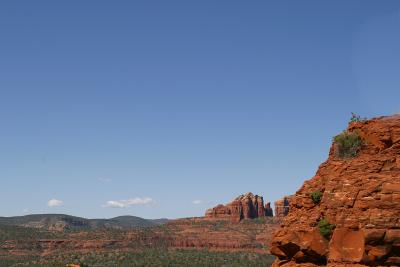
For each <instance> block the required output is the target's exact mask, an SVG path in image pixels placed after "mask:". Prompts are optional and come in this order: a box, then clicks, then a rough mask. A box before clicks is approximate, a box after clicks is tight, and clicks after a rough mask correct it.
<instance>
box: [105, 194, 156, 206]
mask: <svg viewBox="0 0 400 267" xmlns="http://www.w3.org/2000/svg"><path fill="white" fill-rule="evenodd" d="M153 203H154V200H153V199H152V198H149V197H145V198H140V197H136V198H130V199H124V200H109V201H107V203H106V204H104V205H103V207H104V208H129V207H131V206H138V205H148V204H153Z"/></svg>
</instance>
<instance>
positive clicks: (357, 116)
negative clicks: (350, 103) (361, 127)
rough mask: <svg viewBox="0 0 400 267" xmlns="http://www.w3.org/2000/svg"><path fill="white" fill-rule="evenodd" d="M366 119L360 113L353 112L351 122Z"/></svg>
mask: <svg viewBox="0 0 400 267" xmlns="http://www.w3.org/2000/svg"><path fill="white" fill-rule="evenodd" d="M365 120H366V118H361V116H360V115H357V114H355V113H353V112H352V113H351V118H350V123H353V122H360V121H365Z"/></svg>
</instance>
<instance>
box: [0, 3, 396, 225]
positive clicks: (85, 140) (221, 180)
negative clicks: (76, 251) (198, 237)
mask: <svg viewBox="0 0 400 267" xmlns="http://www.w3.org/2000/svg"><path fill="white" fill-rule="evenodd" d="M399 26H400V2H398V1H389V0H388V1H365V0H363V1H329V2H328V1H252V3H249V2H246V3H245V2H243V1H172V0H171V1H99V0H96V1H2V2H1V3H0V122H1V128H0V129H1V134H0V137H1V138H0V150H1V153H0V182H1V183H0V184H1V187H0V188H1V194H0V202H1V203H2V204H1V205H0V216H11V215H21V214H26V213H45V212H46V213H56V212H57V213H69V214H73V215H78V216H85V217H90V218H93V217H112V216H117V215H123V214H130V215H137V216H142V217H145V218H159V217H168V218H176V217H185V216H200V215H202V214H203V213H204V211H205V210H206V209H207V208H209V207H211V206H213V205H216V204H218V203H226V202H228V201H230V200H231V199H232V198H234V197H235V196H237V195H238V194H241V193H246V192H248V191H251V192H254V193H257V194H261V195H263V196H264V198H265V200H267V201H275V200H276V199H278V198H280V197H282V196H283V195H288V194H292V193H294V192H295V191H296V190H297V189H298V188H299V187H300V186H301V184H302V183H303V182H304V180H306V179H308V178H310V177H312V176H313V175H314V173H315V171H316V169H317V167H318V165H319V164H320V163H322V162H323V161H324V160H325V159H326V157H327V154H328V149H329V146H330V143H331V138H332V136H333V135H335V134H337V133H338V132H340V131H342V130H343V129H344V128H345V127H346V125H347V122H348V120H349V117H350V113H351V112H356V113H359V114H360V115H361V116H365V117H374V116H380V115H389V114H393V113H396V112H400V101H399V99H400V90H399V89H400V88H399V85H400V52H399V47H400V32H399V31H400V27H399ZM193 202H195V203H196V204H194V203H193Z"/></svg>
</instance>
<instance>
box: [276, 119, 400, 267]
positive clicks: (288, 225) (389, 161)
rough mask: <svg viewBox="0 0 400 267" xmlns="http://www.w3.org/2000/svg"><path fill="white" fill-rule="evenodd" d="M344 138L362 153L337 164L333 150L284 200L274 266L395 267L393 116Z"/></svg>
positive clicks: (398, 225)
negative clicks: (355, 141)
mask: <svg viewBox="0 0 400 267" xmlns="http://www.w3.org/2000/svg"><path fill="white" fill-rule="evenodd" d="M347 132H348V133H353V134H354V133H356V134H357V135H358V136H359V137H360V138H361V140H362V145H361V147H360V148H359V149H358V150H357V153H356V154H353V156H354V157H346V158H343V157H339V156H338V155H339V154H338V153H337V150H338V149H339V146H338V144H337V143H334V144H333V145H332V147H331V149H330V152H329V158H328V160H327V161H326V162H324V163H323V164H321V166H320V167H319V169H318V171H317V173H316V175H315V176H314V177H313V178H311V179H310V180H308V181H306V182H305V183H304V184H303V186H302V187H301V188H300V189H299V190H298V191H297V192H296V194H295V195H294V196H293V197H291V198H290V201H289V202H290V212H289V214H288V216H286V217H285V219H284V220H283V223H282V225H281V227H280V228H279V230H278V231H277V232H276V233H275V235H274V238H273V242H272V247H271V252H272V253H273V254H274V255H276V256H277V260H276V262H275V263H274V266H284V267H286V266H287V267H289V266H316V265H328V266H381V265H384V266H400V116H391V117H381V118H376V119H372V120H367V121H359V122H353V123H351V124H349V127H348V129H347ZM353 151H356V150H353ZM352 153H353V152H352Z"/></svg>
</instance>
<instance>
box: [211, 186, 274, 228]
mask: <svg viewBox="0 0 400 267" xmlns="http://www.w3.org/2000/svg"><path fill="white" fill-rule="evenodd" d="M268 204H269V203H268ZM266 207H267V210H266ZM266 207H265V206H264V200H263V197H261V196H258V195H253V194H252V193H247V194H245V195H240V196H238V197H237V198H235V199H234V200H233V201H232V202H230V203H229V204H227V205H222V204H220V205H218V206H216V207H214V208H211V209H208V210H207V211H206V214H205V218H206V219H223V220H231V221H234V222H239V221H241V220H242V219H254V218H258V217H265V216H272V209H271V207H270V206H269V205H267V206H266Z"/></svg>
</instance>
